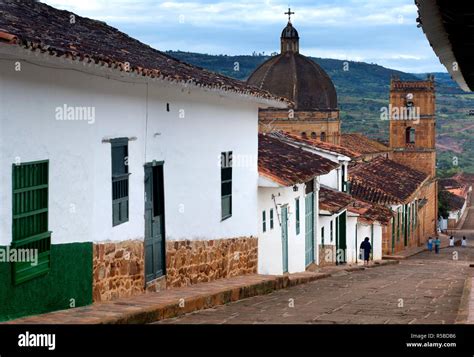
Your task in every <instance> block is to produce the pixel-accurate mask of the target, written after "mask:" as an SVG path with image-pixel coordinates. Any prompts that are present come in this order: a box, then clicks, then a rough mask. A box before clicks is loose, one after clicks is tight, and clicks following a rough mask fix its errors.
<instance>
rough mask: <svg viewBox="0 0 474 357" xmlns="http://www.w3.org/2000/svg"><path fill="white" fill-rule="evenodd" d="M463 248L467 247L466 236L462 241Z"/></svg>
mask: <svg viewBox="0 0 474 357" xmlns="http://www.w3.org/2000/svg"><path fill="white" fill-rule="evenodd" d="M461 247H467V240H466V236H463V237H462V241H461Z"/></svg>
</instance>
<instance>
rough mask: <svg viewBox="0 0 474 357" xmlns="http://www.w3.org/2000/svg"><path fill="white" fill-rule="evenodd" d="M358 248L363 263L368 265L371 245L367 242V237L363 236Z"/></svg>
mask: <svg viewBox="0 0 474 357" xmlns="http://www.w3.org/2000/svg"><path fill="white" fill-rule="evenodd" d="M360 250H361V253H362V255H363V258H364V265H369V260H370V252H371V250H372V245H371V244H370V242H369V237H365V239H364V241H363V242H362V243H361V244H360Z"/></svg>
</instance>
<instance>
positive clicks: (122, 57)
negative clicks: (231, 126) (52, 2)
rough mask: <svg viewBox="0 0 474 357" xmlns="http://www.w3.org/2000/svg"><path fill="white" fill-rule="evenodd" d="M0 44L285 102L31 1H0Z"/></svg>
mask: <svg viewBox="0 0 474 357" xmlns="http://www.w3.org/2000/svg"><path fill="white" fill-rule="evenodd" d="M71 16H74V18H75V23H71V22H70V20H71ZM1 43H7V44H11V45H18V46H22V47H24V48H27V49H29V50H32V51H37V52H41V53H48V54H50V55H52V56H56V57H63V58H68V59H72V60H78V61H82V62H84V63H95V64H97V65H100V66H104V67H108V68H113V69H117V70H120V71H124V72H129V73H134V74H137V75H140V76H146V77H151V78H160V79H164V80H168V81H172V82H177V83H181V84H183V85H184V84H188V85H195V86H198V87H205V88H209V89H214V90H216V89H217V90H222V91H227V92H233V93H236V94H239V95H243V96H251V97H257V98H262V99H265V100H271V101H278V102H281V103H283V104H289V103H291V102H290V101H288V100H287V99H285V98H281V97H278V96H275V95H273V94H271V93H269V92H267V91H265V90H263V89H260V88H257V87H253V86H250V85H248V84H246V83H245V82H242V81H239V80H236V79H231V78H228V77H225V76H222V75H218V74H216V73H213V72H210V71H207V70H204V69H202V68H199V67H196V66H192V65H190V64H187V63H185V62H182V61H179V60H177V59H175V58H172V57H171V56H169V55H167V54H165V53H163V52H161V51H158V50H156V49H154V48H152V47H150V46H148V45H146V44H144V43H142V42H140V41H138V40H136V39H134V38H132V37H129V36H128V35H126V34H125V33H123V32H120V31H119V30H117V29H116V28H113V27H111V26H108V25H107V24H106V23H104V22H101V21H96V20H92V19H89V18H85V17H81V16H78V15H75V14H73V13H71V12H68V11H63V10H58V9H55V8H53V7H51V6H48V5H46V4H42V3H40V2H36V1H35V0H22V1H17V0H1V1H0V44H1Z"/></svg>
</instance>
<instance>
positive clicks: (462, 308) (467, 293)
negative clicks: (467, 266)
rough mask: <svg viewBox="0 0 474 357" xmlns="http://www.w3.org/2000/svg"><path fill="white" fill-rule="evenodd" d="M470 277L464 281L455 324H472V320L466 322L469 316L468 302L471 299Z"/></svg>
mask: <svg viewBox="0 0 474 357" xmlns="http://www.w3.org/2000/svg"><path fill="white" fill-rule="evenodd" d="M472 279H473V278H472V277H470V276H469V277H468V278H466V280H465V281H464V288H463V293H462V296H461V303H460V305H459V310H458V316H457V317H456V321H455V322H454V323H455V324H473V323H474V322H468V318H469V304H470V300H471V292H472Z"/></svg>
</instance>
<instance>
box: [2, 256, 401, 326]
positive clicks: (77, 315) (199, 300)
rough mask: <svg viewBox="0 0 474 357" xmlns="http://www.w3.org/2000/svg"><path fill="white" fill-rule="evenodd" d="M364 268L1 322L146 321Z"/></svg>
mask: <svg viewBox="0 0 474 357" xmlns="http://www.w3.org/2000/svg"><path fill="white" fill-rule="evenodd" d="M397 263H398V262H396V261H379V262H375V263H373V264H371V265H370V266H369V268H374V267H377V266H384V265H389V264H397ZM365 268H366V267H363V266H332V267H324V268H320V269H318V271H317V272H303V273H297V274H285V275H283V276H269V275H245V276H239V277H234V278H230V279H220V280H216V281H213V282H209V283H200V284H196V285H192V286H189V287H184V288H177V289H172V290H165V291H161V292H156V293H146V294H143V295H139V296H134V297H130V298H123V299H119V300H114V301H109V302H102V303H96V304H93V305H89V306H84V307H78V308H74V309H70V310H61V311H55V312H51V313H47V314H43V315H37V316H31V317H24V318H20V319H16V320H11V321H7V322H5V324H146V323H151V322H155V321H159V320H163V319H167V318H172V317H177V316H180V315H184V314H187V313H190V312H193V311H198V310H202V309H208V308H212V307H215V306H218V305H223V304H228V303H231V302H234V301H237V300H241V299H246V298H249V297H252V296H257V295H265V294H269V293H271V292H273V291H275V290H279V289H285V288H288V287H291V286H295V285H299V284H305V283H309V282H311V281H315V280H318V279H323V278H327V277H329V276H331V275H333V274H336V273H339V272H341V271H349V272H350V271H360V270H364V269H365Z"/></svg>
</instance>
